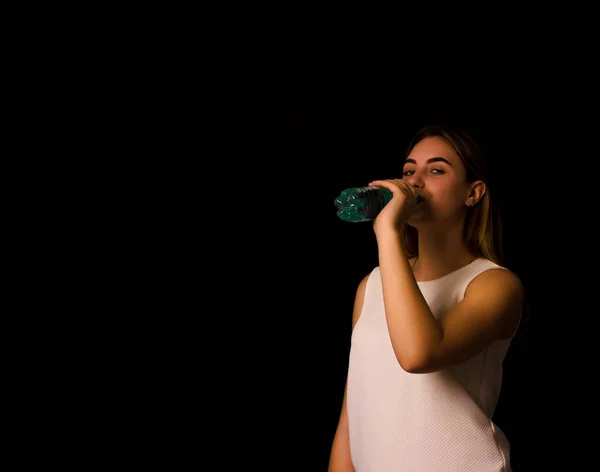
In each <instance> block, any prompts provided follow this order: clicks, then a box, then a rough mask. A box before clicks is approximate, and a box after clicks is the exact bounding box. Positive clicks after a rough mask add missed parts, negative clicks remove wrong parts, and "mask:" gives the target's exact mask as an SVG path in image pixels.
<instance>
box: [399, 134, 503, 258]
mask: <svg viewBox="0 0 600 472" xmlns="http://www.w3.org/2000/svg"><path fill="white" fill-rule="evenodd" d="M430 136H440V137H442V138H444V139H445V140H446V141H448V142H449V143H450V144H451V145H452V147H453V148H454V150H455V151H456V153H457V154H458V156H459V157H460V160H461V161H462V163H463V165H464V166H465V169H466V170H467V181H468V182H469V183H471V182H475V181H476V180H482V181H483V182H485V184H486V186H487V191H486V192H485V194H484V196H483V198H482V199H481V200H480V201H479V202H477V204H476V205H475V206H474V207H470V208H469V210H468V213H467V218H466V220H465V227H464V240H465V242H466V243H467V245H468V246H469V248H470V249H471V251H472V252H473V253H474V254H475V255H477V256H480V257H485V258H487V259H489V260H491V261H493V262H495V263H496V264H499V265H502V266H503V265H504V254H503V250H502V226H501V222H500V213H499V208H498V203H497V202H496V201H495V200H494V194H493V192H492V189H490V174H489V169H488V164H487V162H486V159H485V156H484V154H483V152H482V149H481V148H480V146H479V144H478V143H477V142H476V141H475V139H474V138H473V137H472V136H471V135H470V134H469V133H468V132H466V131H464V130H461V129H456V128H452V127H449V126H444V125H439V124H432V125H427V126H425V127H423V128H421V129H420V130H419V131H418V132H417V133H416V134H415V135H414V136H413V138H412V139H411V141H410V143H409V145H408V149H407V151H406V155H405V158H406V157H408V155H409V154H410V152H411V151H412V149H413V147H414V146H415V145H416V144H417V143H418V142H419V141H421V140H422V139H424V138H427V137H430ZM404 246H405V248H406V251H407V253H408V256H409V258H410V257H414V256H416V255H417V253H418V244H417V230H416V229H415V228H413V227H411V226H409V225H405V231H404Z"/></svg>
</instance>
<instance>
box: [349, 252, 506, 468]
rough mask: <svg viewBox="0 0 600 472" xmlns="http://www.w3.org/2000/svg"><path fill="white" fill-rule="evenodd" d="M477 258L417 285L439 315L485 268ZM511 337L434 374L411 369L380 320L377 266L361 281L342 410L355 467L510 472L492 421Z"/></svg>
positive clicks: (487, 266)
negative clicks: (361, 301) (345, 410)
mask: <svg viewBox="0 0 600 472" xmlns="http://www.w3.org/2000/svg"><path fill="white" fill-rule="evenodd" d="M492 268H502V267H500V266H498V265H497V264H495V263H493V262H491V261H489V260H487V259H476V260H475V261H473V262H471V263H470V264H469V265H467V266H465V267H462V268H461V269H458V270H456V271H454V272H452V273H450V274H448V275H446V276H444V277H441V278H439V279H436V280H431V281H426V282H418V285H419V288H420V289H421V291H422V293H423V295H424V297H425V299H426V300H427V303H428V305H429V308H430V309H431V311H432V313H433V314H434V316H435V317H436V318H439V317H440V316H441V315H443V314H444V312H445V311H446V310H448V309H449V308H450V307H451V306H452V305H454V304H456V303H457V302H459V301H460V300H461V299H462V297H463V296H464V293H465V290H466V288H467V286H468V284H469V283H470V282H471V281H472V280H473V279H474V278H475V277H476V276H477V275H479V274H480V273H482V272H483V271H485V270H487V269H492ZM511 340H512V337H511V338H509V339H506V340H496V341H494V342H493V343H492V345H491V346H489V347H488V348H487V349H485V350H484V351H483V352H481V353H479V354H477V355H476V356H475V357H473V358H471V359H470V360H468V361H466V362H464V363H462V364H459V365H455V366H451V367H447V368H445V369H443V370H441V371H438V372H432V373H428V374H411V373H408V372H406V371H404V370H403V369H402V367H400V364H399V363H398V361H397V359H396V356H395V354H394V350H393V348H392V344H391V341H390V337H389V333H388V329H387V323H386V318H385V311H384V304H383V295H382V289H381V277H380V273H379V267H376V268H375V269H373V270H372V272H371V274H370V276H369V279H368V281H367V286H366V292H365V299H364V304H363V309H362V313H361V315H360V318H359V320H358V322H357V323H356V325H355V327H354V330H353V332H352V342H351V349H350V359H349V369H348V386H347V407H348V421H349V427H350V450H351V456H352V461H353V463H354V468H355V469H356V472H388V471H389V472H511V468H510V454H509V444H508V441H507V439H506V437H505V436H504V434H503V433H502V431H501V430H500V429H499V428H498V426H496V425H495V424H494V423H493V422H492V420H491V418H492V415H493V414H494V409H495V408H496V403H497V402H498V397H499V394H500V386H501V383H502V362H503V360H504V358H505V355H506V352H507V350H508V347H509V345H510V342H511Z"/></svg>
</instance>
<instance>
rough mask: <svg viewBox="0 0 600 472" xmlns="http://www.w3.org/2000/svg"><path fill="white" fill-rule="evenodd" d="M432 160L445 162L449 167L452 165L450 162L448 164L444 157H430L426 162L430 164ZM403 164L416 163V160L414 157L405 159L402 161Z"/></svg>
mask: <svg viewBox="0 0 600 472" xmlns="http://www.w3.org/2000/svg"><path fill="white" fill-rule="evenodd" d="M432 162H445V163H446V164H448V165H449V166H450V167H452V164H450V162H448V160H447V159H444V158H443V157H430V158H429V159H427V164H430V163H432ZM404 163H405V164H416V163H417V161H415V160H414V159H406V160H405V161H404Z"/></svg>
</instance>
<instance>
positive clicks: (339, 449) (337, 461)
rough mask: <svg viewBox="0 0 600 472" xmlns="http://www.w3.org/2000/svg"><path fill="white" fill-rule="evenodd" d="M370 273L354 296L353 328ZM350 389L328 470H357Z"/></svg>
mask: <svg viewBox="0 0 600 472" xmlns="http://www.w3.org/2000/svg"><path fill="white" fill-rule="evenodd" d="M368 279H369V275H366V276H365V277H364V278H363V279H362V280H361V282H360V284H358V288H357V290H356V296H355V298H354V309H353V312H352V330H354V326H356V322H357V321H358V319H359V317H360V313H361V311H362V307H363V302H364V299H365V289H366V286H367V280H368ZM347 391H348V383H347V381H346V386H345V387H344V399H343V401H342V411H341V413H340V419H339V421H338V426H337V429H336V431H335V436H334V438H333V444H332V446H331V454H330V456H329V468H328V469H327V470H328V472H355V470H354V465H353V464H352V457H351V455H350V430H349V428H348V410H347V404H346V394H347Z"/></svg>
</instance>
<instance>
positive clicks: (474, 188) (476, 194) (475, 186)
mask: <svg viewBox="0 0 600 472" xmlns="http://www.w3.org/2000/svg"><path fill="white" fill-rule="evenodd" d="M486 191H487V185H486V184H485V182H484V181H482V180H477V181H476V182H473V183H472V184H471V191H470V192H469V196H468V197H467V201H466V202H465V203H466V205H467V206H471V207H472V206H475V205H477V203H478V202H479V201H480V200H481V199H482V198H483V196H484V195H485V192H486Z"/></svg>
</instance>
